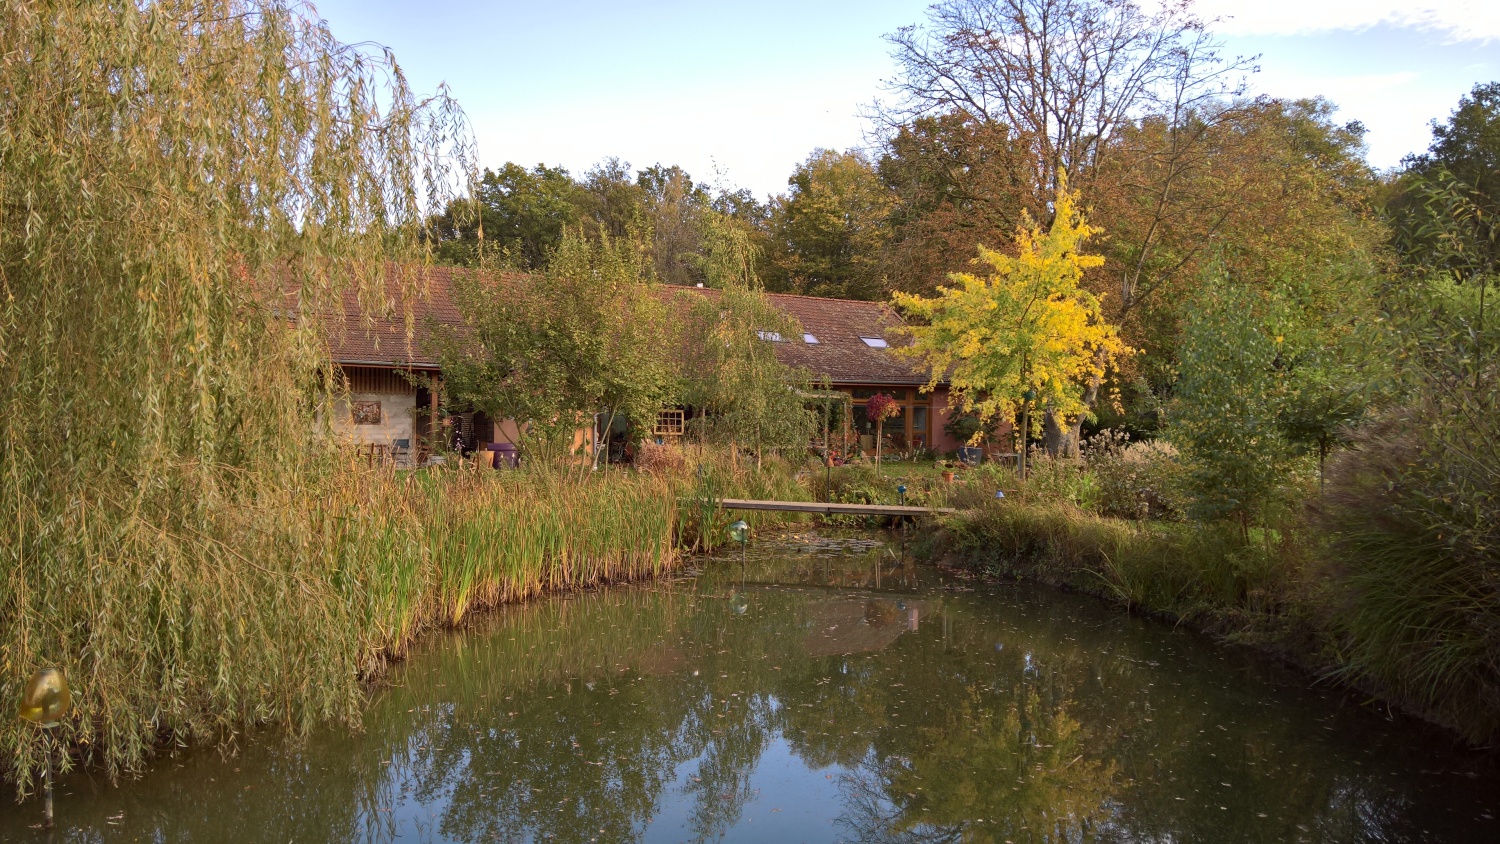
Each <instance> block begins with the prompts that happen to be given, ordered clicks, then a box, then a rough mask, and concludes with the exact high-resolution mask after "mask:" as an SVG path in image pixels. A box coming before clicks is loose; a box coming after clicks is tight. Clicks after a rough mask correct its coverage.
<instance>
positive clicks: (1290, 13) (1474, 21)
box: [1194, 0, 1500, 42]
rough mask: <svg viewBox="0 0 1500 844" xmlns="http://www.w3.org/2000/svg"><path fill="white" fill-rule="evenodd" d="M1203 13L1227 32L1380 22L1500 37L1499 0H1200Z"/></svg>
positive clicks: (1469, 37) (1298, 31) (1285, 31)
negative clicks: (1405, 0) (1217, 19)
mask: <svg viewBox="0 0 1500 844" xmlns="http://www.w3.org/2000/svg"><path fill="white" fill-rule="evenodd" d="M1194 8H1195V9H1196V11H1197V13H1198V15H1199V16H1200V17H1202V18H1204V19H1205V20H1208V19H1213V18H1222V20H1221V21H1220V22H1219V24H1218V25H1217V26H1215V27H1214V29H1215V31H1217V32H1219V33H1222V34H1224V35H1308V34H1312V33H1316V32H1333V31H1336V30H1359V29H1365V28H1367V27H1371V26H1376V25H1378V24H1386V25H1389V26H1395V27H1402V28H1412V29H1425V30H1429V31H1433V32H1437V33H1441V34H1442V35H1445V36H1447V37H1448V38H1450V39H1453V40H1455V41H1482V42H1489V41H1494V40H1497V39H1500V3H1497V2H1495V0H1412V2H1400V0H1311V2H1309V0H1197V3H1195V4H1194Z"/></svg>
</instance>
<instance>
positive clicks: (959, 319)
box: [894, 175, 1130, 437]
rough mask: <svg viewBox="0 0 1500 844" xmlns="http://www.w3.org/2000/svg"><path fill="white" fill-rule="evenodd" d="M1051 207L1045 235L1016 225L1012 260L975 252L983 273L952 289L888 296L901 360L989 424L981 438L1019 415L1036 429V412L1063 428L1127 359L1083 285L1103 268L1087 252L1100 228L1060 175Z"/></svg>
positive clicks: (955, 282) (958, 276)
mask: <svg viewBox="0 0 1500 844" xmlns="http://www.w3.org/2000/svg"><path fill="white" fill-rule="evenodd" d="M1053 207H1054V209H1055V211H1056V214H1055V217H1054V220H1053V223H1052V226H1051V228H1050V229H1048V230H1047V231H1045V232H1044V231H1042V229H1041V226H1039V225H1037V224H1035V223H1034V222H1032V221H1031V220H1030V218H1027V219H1026V220H1025V221H1024V222H1023V223H1022V224H1021V226H1020V228H1019V229H1018V230H1017V235H1016V242H1017V245H1018V250H1017V254H1016V255H1015V256H1014V257H1012V256H1010V255H1004V254H1001V253H999V252H996V251H994V250H993V249H987V248H985V247H984V246H980V247H979V262H981V263H983V264H987V265H988V266H989V268H990V273H989V274H987V275H975V274H972V273H952V274H950V275H949V276H948V279H949V281H950V282H952V286H948V287H940V288H938V295H937V296H935V297H932V298H925V297H922V296H913V295H909V294H905V293H895V294H894V297H895V304H896V306H897V307H898V308H900V309H901V310H902V311H903V312H904V313H905V314H906V315H907V316H908V317H911V318H913V324H912V325H909V326H908V327H906V328H905V329H904V330H905V332H906V333H907V335H908V336H909V337H910V338H911V340H912V342H911V343H910V344H909V345H907V346H905V347H903V348H901V349H899V350H897V351H898V354H901V355H904V356H906V357H909V358H914V359H917V360H919V361H920V362H921V363H922V365H923V366H924V367H925V368H926V369H927V370H928V371H929V373H930V375H929V379H930V380H929V381H928V388H929V389H931V388H932V387H935V386H937V384H938V382H939V381H942V380H944V379H946V380H947V381H948V384H949V388H950V390H951V391H952V395H953V397H954V399H955V400H956V402H957V405H958V407H959V408H960V409H961V410H963V411H964V412H968V413H974V414H975V415H977V416H978V417H979V418H980V420H981V421H982V422H984V423H986V424H985V425H984V426H983V427H982V428H981V430H985V429H988V428H989V427H990V425H991V424H992V423H994V422H996V421H998V420H1000V419H1012V418H1015V417H1016V416H1017V415H1018V414H1019V415H1022V416H1023V422H1022V424H1023V425H1024V426H1026V427H1028V428H1032V427H1034V425H1035V417H1037V416H1039V414H1027V413H1026V411H1028V410H1033V409H1038V408H1039V409H1042V410H1045V411H1047V412H1050V413H1052V414H1054V415H1055V416H1057V417H1059V418H1063V419H1076V418H1078V417H1079V416H1082V415H1085V414H1087V413H1088V412H1089V408H1088V406H1087V405H1086V404H1085V403H1084V400H1083V393H1084V388H1085V387H1086V386H1087V384H1088V383H1089V381H1090V380H1092V379H1095V378H1099V377H1101V376H1102V375H1103V374H1104V368H1105V367H1106V366H1108V365H1109V363H1110V361H1111V360H1112V359H1114V358H1117V357H1119V356H1122V355H1125V354H1128V353H1129V352H1130V349H1129V348H1128V347H1127V346H1126V345H1125V344H1124V343H1123V342H1122V341H1121V340H1120V337H1119V333H1118V332H1117V331H1116V329H1115V327H1114V326H1112V325H1110V324H1109V323H1107V322H1106V321H1105V320H1104V314H1103V310H1102V307H1101V304H1100V298H1099V297H1098V296H1096V295H1094V294H1093V293H1090V292H1089V291H1087V290H1085V289H1083V288H1082V287H1081V286H1080V285H1079V282H1080V281H1081V280H1082V278H1083V271H1084V270H1086V269H1088V268H1089V267H1097V266H1099V265H1100V264H1102V263H1104V259H1103V258H1102V257H1100V256H1098V255H1086V254H1084V252H1083V243H1084V241H1085V240H1087V239H1088V237H1089V236H1090V235H1093V234H1096V233H1098V231H1099V229H1096V228H1094V227H1092V226H1090V225H1088V224H1087V223H1086V222H1085V221H1084V219H1083V214H1082V213H1081V212H1080V211H1079V210H1078V194H1077V192H1075V191H1069V190H1068V184H1067V178H1066V176H1065V175H1060V176H1059V179H1058V188H1057V195H1056V197H1055V199H1054V204H1053ZM1027 415H1031V416H1032V417H1033V418H1032V419H1030V420H1026V419H1024V417H1025V416H1027ZM978 436H980V435H976V437H978Z"/></svg>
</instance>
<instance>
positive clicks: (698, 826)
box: [684, 694, 772, 841]
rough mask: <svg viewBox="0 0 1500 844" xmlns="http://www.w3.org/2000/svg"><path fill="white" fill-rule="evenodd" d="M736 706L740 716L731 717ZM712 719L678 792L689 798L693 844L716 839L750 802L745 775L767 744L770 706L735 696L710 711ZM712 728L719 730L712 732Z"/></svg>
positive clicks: (758, 698) (763, 701) (764, 701)
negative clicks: (693, 766)
mask: <svg viewBox="0 0 1500 844" xmlns="http://www.w3.org/2000/svg"><path fill="white" fill-rule="evenodd" d="M742 700H743V703H741V701H742ZM736 706H740V707H743V712H741V713H736V712H735V707H736ZM736 715H738V717H736ZM719 716H723V717H722V718H721V717H719ZM712 718H713V720H712V721H709V722H707V724H708V726H709V727H710V728H711V730H710V732H711V733H712V734H713V738H712V739H711V740H710V741H709V742H708V746H707V747H706V748H705V749H704V752H703V754H702V755H701V756H700V757H699V758H698V764H697V768H696V770H695V771H694V772H693V774H692V775H691V776H690V777H689V779H688V783H687V785H686V787H685V789H684V790H685V791H686V792H687V793H688V794H689V795H691V796H692V798H693V811H692V814H691V816H690V822H689V823H690V826H691V828H692V830H693V833H694V840H695V841H718V840H720V839H722V838H723V837H724V834H725V833H726V832H728V831H729V830H730V829H731V828H733V827H734V826H735V825H736V824H738V823H739V821H740V818H741V816H742V815H743V813H744V809H745V805H746V804H747V803H749V802H750V799H751V798H752V797H754V796H755V795H754V792H753V791H752V790H751V788H750V775H751V773H752V772H753V771H754V770H755V766H756V764H757V763H759V762H760V756H761V754H762V753H763V752H765V749H766V745H767V744H768V743H769V741H770V736H769V735H768V733H767V728H768V725H769V724H770V723H771V721H772V707H771V702H770V701H769V700H767V699H766V698H764V697H761V696H759V695H757V696H753V697H750V698H748V699H744V698H743V697H742V696H740V695H738V694H736V695H735V696H734V697H732V698H730V699H728V700H722V701H720V702H719V703H718V705H715V706H713V707H712ZM714 722H717V724H719V725H720V726H718V727H714V726H713V724H714Z"/></svg>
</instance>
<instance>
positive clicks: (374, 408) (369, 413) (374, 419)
mask: <svg viewBox="0 0 1500 844" xmlns="http://www.w3.org/2000/svg"><path fill="white" fill-rule="evenodd" d="M349 412H350V415H351V416H353V417H354V424H356V425H379V424H380V402H378V401H357V402H351V403H350V406H349Z"/></svg>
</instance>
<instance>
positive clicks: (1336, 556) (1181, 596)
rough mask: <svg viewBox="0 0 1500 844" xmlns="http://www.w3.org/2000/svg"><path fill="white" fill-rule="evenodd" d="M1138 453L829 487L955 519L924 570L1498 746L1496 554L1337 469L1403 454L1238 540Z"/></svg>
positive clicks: (930, 545)
mask: <svg viewBox="0 0 1500 844" xmlns="http://www.w3.org/2000/svg"><path fill="white" fill-rule="evenodd" d="M1146 448H1147V449H1150V450H1151V451H1148V453H1147V455H1146V456H1145V457H1143V456H1142V455H1141V454H1139V453H1136V454H1134V455H1132V454H1131V453H1129V452H1127V453H1126V454H1125V455H1124V456H1123V457H1122V456H1120V455H1119V454H1114V455H1111V454H1104V455H1097V454H1096V455H1094V456H1093V457H1092V458H1091V459H1089V460H1086V461H1049V460H1046V459H1041V460H1039V461H1038V463H1037V465H1036V467H1035V469H1034V472H1033V473H1032V475H1031V477H1030V478H1029V479H1028V480H1027V482H1026V483H1024V484H1023V483H1020V482H1018V481H1017V479H1016V477H1015V475H1014V473H1013V472H1012V471H1011V470H1010V469H1009V468H1008V467H1003V466H990V465H986V466H982V467H978V468H973V469H968V470H959V471H958V473H957V475H958V476H957V478H955V479H954V480H953V481H952V482H945V481H942V480H940V479H938V478H937V477H936V472H937V470H936V469H935V468H934V467H932V466H930V465H926V464H895V463H892V464H888V465H886V466H885V467H884V469H883V471H882V473H881V474H880V475H877V474H876V473H875V472H874V470H873V469H872V468H871V467H846V468H841V469H837V470H835V471H834V472H833V473H832V484H831V486H832V490H833V496H834V498H835V499H836V500H845V501H869V502H874V501H895V500H896V495H897V493H896V489H895V488H896V486H897V485H898V484H904V485H905V486H906V487H907V496H906V499H907V501H908V503H915V504H930V505H938V506H954V507H958V508H960V513H959V514H958V515H956V516H953V517H949V518H945V519H943V520H942V521H941V522H940V523H938V524H936V525H935V526H934V529H933V530H932V531H928V532H925V533H924V534H923V535H922V536H921V539H920V540H919V545H918V550H919V552H922V553H925V554H926V555H928V556H930V557H935V558H941V559H944V560H947V561H949V562H951V563H954V564H957V565H961V566H964V567H967V568H971V569H973V570H976V571H981V572H984V573H986V574H989V575H992V576H997V577H1004V578H1019V579H1027V580H1034V581H1039V582H1043V583H1049V584H1052V585H1055V586H1059V587H1062V588H1065V589H1069V590H1074V591H1079V592H1085V593H1089V594H1092V595H1096V596H1098V597H1100V598H1102V599H1104V600H1106V601H1109V602H1111V603H1114V604H1117V605H1119V606H1121V607H1122V608H1125V609H1128V610H1130V611H1132V612H1139V613H1143V614H1147V615H1152V616H1156V617H1159V618H1162V619H1163V620H1165V621H1168V622H1170V623H1173V624H1185V625H1188V626H1191V627H1193V628H1195V629H1199V630H1204V631H1207V632H1211V633H1213V634H1215V635H1218V636H1221V637H1223V638H1225V639H1227V640H1229V641H1233V642H1237V643H1242V644H1247V645H1250V646H1253V647H1256V648H1259V649H1261V650H1264V651H1268V652H1271V653H1274V654H1276V655H1277V656H1279V657H1281V658H1284V659H1287V660H1289V661H1292V662H1295V663H1297V664H1300V665H1302V666H1303V667H1304V668H1306V669H1307V670H1309V671H1310V672H1312V673H1314V674H1317V675H1319V676H1322V677H1325V678H1328V679H1331V680H1336V681H1338V682H1342V683H1347V684H1349V685H1351V686H1354V687H1357V688H1358V689H1360V690H1361V691H1362V692H1363V693H1365V694H1367V695H1369V696H1370V697H1371V698H1373V699H1375V700H1379V701H1381V702H1382V703H1384V704H1387V705H1389V706H1392V707H1395V708H1400V709H1403V710H1405V711H1407V712H1410V713H1413V714H1415V715H1417V716H1419V717H1421V718H1424V719H1426V720H1429V721H1432V722H1434V723H1438V724H1441V725H1444V726H1446V727H1448V728H1450V729H1452V730H1454V731H1456V732H1458V733H1459V734H1461V735H1462V736H1463V737H1464V738H1465V739H1467V740H1468V741H1469V742H1471V743H1473V744H1476V745H1488V744H1493V743H1494V742H1495V741H1496V740H1497V738H1500V696H1497V693H1496V689H1497V688H1500V679H1497V678H1500V663H1497V662H1496V654H1500V636H1497V635H1496V631H1497V630H1500V609H1497V606H1496V604H1495V603H1494V598H1493V592H1494V587H1493V585H1492V584H1493V583H1494V582H1495V581H1494V575H1493V571H1494V567H1493V560H1494V555H1493V553H1492V552H1489V551H1487V550H1485V549H1487V548H1490V547H1493V545H1492V544H1491V543H1488V542H1485V541H1443V537H1444V536H1445V535H1446V536H1452V535H1453V534H1454V533H1455V531H1454V530H1453V528H1452V526H1451V525H1452V522H1453V520H1452V519H1447V520H1444V519H1439V518H1428V519H1426V520H1421V519H1416V518H1412V517H1410V516H1409V514H1408V512H1407V511H1408V510H1411V509H1412V508H1411V507H1409V506H1407V507H1406V508H1405V509H1403V504H1402V501H1401V500H1400V498H1399V497H1398V494H1404V495H1406V496H1407V497H1410V496H1411V493H1410V492H1408V491H1406V490H1404V488H1403V487H1401V486H1400V485H1396V486H1395V487H1394V489H1395V490H1396V492H1395V493H1393V492H1391V489H1393V487H1392V486H1391V485H1390V484H1389V483H1388V481H1389V478H1390V477H1394V476H1395V474H1396V473H1394V472H1391V471H1384V472H1369V471H1367V472H1366V474H1369V475H1371V477H1373V478H1374V480H1368V481H1367V482H1364V483H1362V484H1361V483H1354V482H1351V481H1350V480H1349V479H1348V478H1346V477H1342V476H1341V474H1340V473H1341V472H1342V473H1344V474H1349V473H1351V472H1353V471H1354V469H1357V468H1359V467H1361V466H1365V465H1366V464H1368V463H1369V462H1370V461H1372V460H1376V461H1386V462H1390V461H1392V460H1396V459H1397V458H1399V457H1400V452H1399V451H1398V450H1395V449H1390V448H1386V449H1368V450H1365V451H1363V452H1359V453H1357V454H1356V456H1358V457H1359V461H1357V462H1356V461H1355V460H1352V459H1350V460H1346V461H1343V462H1342V463H1339V464H1336V467H1335V471H1333V472H1332V473H1331V474H1332V477H1331V479H1330V483H1329V485H1328V488H1329V493H1328V494H1327V495H1324V496H1317V495H1316V494H1315V493H1314V494H1313V495H1310V496H1306V500H1305V502H1304V503H1301V504H1296V505H1295V506H1287V507H1285V508H1283V509H1282V510H1280V511H1278V512H1277V513H1275V514H1274V517H1273V518H1269V519H1267V520H1266V521H1265V522H1263V523H1262V524H1260V525H1256V526H1252V527H1250V529H1249V530H1248V532H1247V531H1245V530H1244V527H1243V526H1242V525H1240V524H1238V523H1235V522H1225V521H1219V522H1214V521H1201V520H1194V519H1190V518H1187V517H1186V516H1185V515H1183V512H1182V511H1183V509H1184V508H1183V507H1182V506H1181V501H1180V498H1178V497H1177V495H1176V494H1175V491H1174V489H1173V486H1174V485H1173V483H1172V479H1171V477H1170V474H1171V473H1172V472H1173V471H1175V470H1176V466H1175V465H1174V464H1175V460H1172V459H1170V453H1169V452H1164V451H1161V449H1160V447H1159V446H1147V447H1146ZM1142 450H1146V449H1142ZM1158 452H1159V453H1158ZM1392 455H1395V457H1392ZM1427 462H1428V463H1430V462H1431V461H1427ZM1406 463H1412V464H1419V465H1420V464H1422V463H1423V461H1410V460H1408V461H1406ZM1376 468H1380V467H1378V466H1377V467H1376ZM822 481H823V479H822V478H821V477H819V478H818V479H817V483H816V484H814V486H815V487H816V489H815V490H813V491H814V492H815V494H817V495H818V496H819V497H821V495H822V489H823V486H822ZM1366 488H1368V489H1366ZM997 491H1002V492H1005V493H1006V497H1005V498H1003V499H997V498H995V493H996V492H997ZM1299 494H1301V495H1306V493H1299ZM1434 497H1435V496H1434ZM1481 511H1482V508H1480V507H1472V508H1469V511H1468V512H1471V513H1477V512H1481ZM1476 518H1477V517H1476Z"/></svg>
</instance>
